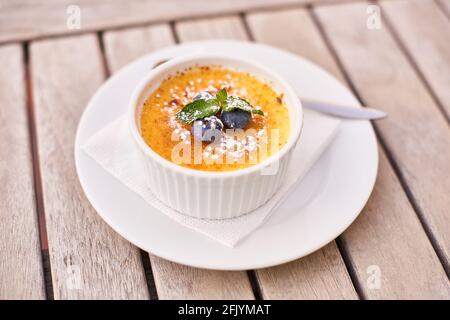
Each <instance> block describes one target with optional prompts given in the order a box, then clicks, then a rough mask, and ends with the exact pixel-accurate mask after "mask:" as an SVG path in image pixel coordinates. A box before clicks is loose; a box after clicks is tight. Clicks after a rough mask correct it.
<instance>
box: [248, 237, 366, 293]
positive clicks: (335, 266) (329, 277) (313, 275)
mask: <svg viewBox="0 0 450 320" xmlns="http://www.w3.org/2000/svg"><path fill="white" fill-rule="evenodd" d="M256 277H257V280H258V283H259V285H260V287H261V293H262V296H263V298H264V299H308V300H317V299H320V300H323V299H333V300H336V299H347V300H348V299H352V300H353V299H357V298H358V296H357V294H356V291H355V290H354V288H353V285H352V283H351V280H350V278H349V276H348V274H347V272H346V270H345V266H344V263H343V261H342V257H341V255H340V253H339V250H338V248H337V246H336V243H335V242H334V241H333V242H331V243H330V244H328V245H327V246H326V247H324V248H322V249H321V250H319V251H316V252H314V253H312V254H310V255H309V256H307V257H304V258H302V259H298V260H296V261H294V262H291V263H286V264H282V265H280V266H276V267H272V268H267V269H260V270H256Z"/></svg>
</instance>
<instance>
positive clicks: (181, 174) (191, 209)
mask: <svg viewBox="0 0 450 320" xmlns="http://www.w3.org/2000/svg"><path fill="white" fill-rule="evenodd" d="M195 65H220V66H223V67H228V68H232V69H237V70H239V71H245V72H249V73H250V74H252V75H254V76H256V77H257V78H258V79H261V80H263V81H266V82H268V83H270V84H271V85H272V86H273V87H274V89H275V90H276V91H277V92H279V93H283V94H284V98H283V99H284V102H285V103H286V105H287V107H288V108H289V115H290V120H291V121H290V125H291V131H290V136H289V138H288V141H287V143H286V144H285V145H284V146H283V147H282V148H281V149H280V150H279V152H278V153H277V154H276V155H273V156H271V157H269V158H268V159H266V160H265V161H263V162H261V163H259V164H257V165H254V166H251V167H248V168H245V169H240V170H235V171H227V172H209V171H199V170H193V169H189V168H185V167H182V166H179V165H177V164H175V163H172V162H170V161H168V160H166V159H164V158H163V157H161V156H160V155H158V154H157V153H156V152H154V151H153V150H152V149H151V148H150V147H149V146H148V145H147V144H146V143H145V141H144V139H143V138H142V136H141V134H140V118H141V112H142V107H143V104H144V101H145V100H146V98H147V97H148V96H149V95H150V94H151V93H152V92H153V91H154V90H155V89H156V88H157V87H158V86H159V84H160V83H161V81H162V80H164V79H165V78H167V77H168V76H169V75H173V74H174V73H176V72H177V71H183V70H184V69H186V68H188V67H192V66H195ZM302 122H303V111H302V106H301V103H300V100H299V99H298V97H297V95H296V94H295V92H294V90H293V89H292V88H291V86H290V85H289V84H288V83H286V82H285V81H284V80H283V79H281V78H280V77H279V76H278V75H277V74H275V73H274V72H272V71H270V70H269V69H267V68H266V67H264V66H261V65H258V64H256V63H254V62H251V61H246V60H243V59H240V58H237V57H232V56H228V55H225V56H222V55H211V54H204V53H202V54H193V55H189V56H183V57H179V58H176V59H173V60H170V61H168V62H166V63H164V64H162V65H160V66H158V67H156V68H155V69H153V70H152V71H151V72H150V73H149V74H148V76H147V77H146V78H145V79H143V80H142V82H141V84H140V85H139V86H138V87H137V89H136V90H135V92H134V94H133V96H132V98H131V101H130V105H129V123H130V129H131V136H132V139H133V140H134V142H135V143H136V145H137V147H138V149H139V151H140V152H139V154H140V155H141V159H142V163H143V167H144V168H145V169H144V172H143V173H142V174H143V175H145V178H146V180H147V184H148V187H149V188H150V189H151V191H152V192H153V194H154V195H155V196H156V197H157V198H158V199H159V200H160V201H161V202H162V203H164V204H166V205H167V206H169V207H171V208H173V209H175V210H177V211H178V212H180V213H183V214H186V215H189V216H192V217H195V218H201V219H228V218H234V217H237V216H240V215H243V214H245V213H248V212H250V211H252V210H254V209H256V208H258V207H259V206H261V205H263V204H264V203H265V202H267V201H268V200H269V199H270V198H271V197H272V196H273V195H274V194H275V192H276V191H277V190H278V189H279V187H280V185H281V183H282V181H283V179H284V177H285V174H286V171H287V167H288V165H289V160H290V157H291V154H292V151H293V149H294V147H295V145H296V143H297V141H298V139H299V137H300V132H301V128H302V125H303V123H302Z"/></svg>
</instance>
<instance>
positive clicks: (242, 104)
mask: <svg viewBox="0 0 450 320" xmlns="http://www.w3.org/2000/svg"><path fill="white" fill-rule="evenodd" d="M252 114H258V115H262V116H263V115H264V112H262V111H261V110H259V109H255V108H253V107H252V106H251V105H250V103H249V102H248V101H247V100H245V99H243V98H241V97H238V96H229V95H228V93H227V91H226V90H225V89H221V90H220V91H218V92H217V94H216V95H215V96H213V95H212V94H210V93H209V92H200V93H199V94H198V95H197V96H195V97H194V99H193V101H192V102H190V103H188V104H186V105H185V106H184V107H183V109H181V110H180V111H179V112H178V113H177V114H176V117H177V118H178V119H179V120H181V121H182V122H184V123H187V124H191V123H193V122H194V121H196V120H200V121H204V122H206V123H205V129H206V128H207V127H208V126H210V127H211V124H210V123H211V120H207V118H210V119H211V118H213V119H214V122H215V123H218V122H217V121H216V120H215V119H217V120H218V121H219V122H220V125H217V126H215V127H214V128H213V129H218V130H222V128H223V127H224V126H225V127H226V128H229V129H243V128H245V127H246V126H247V124H248V123H249V121H250V119H251V115H252ZM216 115H219V117H220V120H219V118H218V117H217V116H216ZM213 116H214V117H213ZM220 126H221V128H219V127H220Z"/></svg>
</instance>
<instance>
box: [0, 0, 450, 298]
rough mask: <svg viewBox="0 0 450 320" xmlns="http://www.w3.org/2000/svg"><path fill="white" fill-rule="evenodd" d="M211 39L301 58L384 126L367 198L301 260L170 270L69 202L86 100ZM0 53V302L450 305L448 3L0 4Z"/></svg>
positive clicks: (74, 196)
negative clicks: (130, 73) (376, 22)
mask: <svg viewBox="0 0 450 320" xmlns="http://www.w3.org/2000/svg"><path fill="white" fill-rule="evenodd" d="M77 2H78V3H79V4H78V6H79V7H78V8H79V9H80V10H81V11H80V14H81V29H68V27H67V19H68V17H69V16H70V15H71V14H73V13H74V12H75V13H76V10H75V11H71V10H73V7H71V8H68V5H69V4H76V3H77ZM374 4H375V5H377V6H378V7H379V8H381V16H382V20H381V28H379V29H376V28H375V29H373V28H372V27H371V26H369V27H368V25H367V22H368V19H369V18H370V17H373V16H371V13H370V12H372V11H370V10H371V9H369V14H368V13H367V11H366V10H368V9H367V8H368V6H369V5H374ZM75 9H76V8H75ZM66 10H68V11H66ZM67 12H69V13H67ZM209 38H231V39H242V40H248V41H257V42H264V43H268V44H271V45H273V46H277V47H281V48H284V49H286V50H289V51H292V52H294V53H296V54H298V55H301V56H304V57H306V58H308V59H310V60H312V61H314V62H315V63H317V64H319V65H320V66H322V67H323V68H325V69H326V70H328V71H329V72H330V73H332V74H333V75H334V76H336V77H337V78H339V79H340V80H341V81H342V82H344V83H346V84H347V85H348V87H349V88H350V89H351V90H352V91H353V92H354V93H355V95H356V96H357V97H358V98H359V100H360V101H361V103H364V104H367V105H371V106H376V107H378V108H380V109H382V110H384V111H386V112H387V113H388V114H389V118H388V119H386V120H383V121H379V122H376V123H375V124H374V127H375V131H376V133H377V136H378V138H379V153H380V163H379V173H378V179H377V183H376V186H375V189H374V191H373V194H372V196H371V197H370V200H369V202H368V203H367V205H366V207H365V208H364V210H363V212H362V213H361V215H360V216H359V218H358V219H357V220H356V221H355V222H354V223H353V224H352V226H351V227H350V228H349V229H348V230H347V231H345V232H344V233H343V234H342V235H341V236H339V237H338V238H337V239H336V240H335V241H333V242H331V243H330V244H328V245H327V246H326V247H324V248H322V249H321V250H319V251H317V252H315V253H313V254H311V255H309V256H307V257H304V258H302V259H299V260H297V261H293V262H291V263H288V264H284V265H281V266H277V267H273V268H267V269H261V270H251V271H247V272H245V271H242V272H219V271H211V270H202V269H196V268H191V267H187V266H182V265H179V264H175V263H172V262H169V261H166V260H163V259H160V258H158V257H156V256H153V255H151V254H150V255H149V254H147V253H146V252H143V251H142V250H140V249H139V248H137V247H135V246H134V245H132V244H131V243H129V242H127V241H126V240H125V239H123V238H122V237H120V236H119V235H118V234H116V233H115V232H114V231H113V230H112V229H111V228H110V227H109V226H108V225H106V223H105V222H104V221H103V220H102V219H101V218H100V217H99V216H98V215H97V214H96V212H95V211H94V209H93V208H92V207H91V206H90V204H89V202H88V201H87V200H86V197H85V196H84V194H83V191H82V190H81V187H80V184H79V182H78V179H77V176H76V173H75V168H74V156H73V144H74V136H75V130H76V126H77V123H78V120H79V117H80V115H81V113H82V111H83V109H84V107H85V106H86V103H87V101H88V99H89V98H90V97H91V96H92V94H93V93H94V92H95V90H96V89H97V88H98V87H99V86H100V85H101V84H102V82H103V81H105V79H106V78H107V77H108V76H109V75H110V74H112V73H114V72H116V71H117V70H118V69H120V68H121V67H122V66H123V65H125V64H127V63H128V62H130V61H131V60H133V59H135V58H137V57H139V56H140V55H143V54H146V53H148V52H151V51H152V50H157V49H159V48H161V47H163V46H167V45H171V44H174V43H177V42H186V41H191V40H198V39H209ZM0 43H1V44H0V124H1V126H0V159H1V160H0V169H1V170H0V298H2V299H4V298H7V299H9V298H32V299H90V298H94V299H100V298H105V299H158V298H159V299H173V298H198V299H203V298H211V299H221V298H228V299H254V298H256V299H397V298H401V299H405V298H437V299H449V298H450V285H449V278H448V276H449V274H450V130H449V117H450V90H449V89H450V0H436V1H434V0H386V1H379V2H372V3H370V4H369V3H367V2H365V1H357V0H354V1H350V0H342V1H340V0H328V1H325V0H324V1H312V0H279V1H271V0H245V1H244V0H232V1H225V0H218V1H201V0H193V1H183V0H178V1H152V0H149V1H140V0H131V1H122V2H121V1H94V0H84V1H81V0H80V1H72V0H68V1H59V0H50V1H49V0H47V1H44V0H41V1H31V0H16V1H3V2H2V3H1V4H0ZM336 214H339V208H336Z"/></svg>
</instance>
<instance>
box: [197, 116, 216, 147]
mask: <svg viewBox="0 0 450 320" xmlns="http://www.w3.org/2000/svg"><path fill="white" fill-rule="evenodd" d="M222 129H223V123H222V121H220V119H219V118H217V117H215V116H212V117H207V118H204V119H202V120H196V121H194V124H193V125H192V129H191V130H192V135H193V136H194V139H195V140H200V141H206V142H212V141H214V140H215V139H216V138H220V137H221V136H222Z"/></svg>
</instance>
